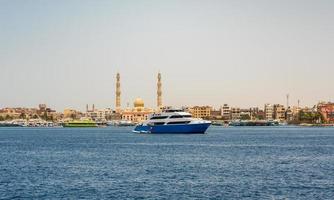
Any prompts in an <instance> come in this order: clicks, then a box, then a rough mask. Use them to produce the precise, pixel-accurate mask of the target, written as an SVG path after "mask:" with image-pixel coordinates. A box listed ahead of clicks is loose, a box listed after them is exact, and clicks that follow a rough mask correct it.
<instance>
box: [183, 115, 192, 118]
mask: <svg viewBox="0 0 334 200" xmlns="http://www.w3.org/2000/svg"><path fill="white" fill-rule="evenodd" d="M183 117H184V118H188V117H191V115H183Z"/></svg>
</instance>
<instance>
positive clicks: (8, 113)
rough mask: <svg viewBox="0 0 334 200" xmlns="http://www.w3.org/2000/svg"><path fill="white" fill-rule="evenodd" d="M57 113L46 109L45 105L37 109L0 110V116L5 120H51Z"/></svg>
mask: <svg viewBox="0 0 334 200" xmlns="http://www.w3.org/2000/svg"><path fill="white" fill-rule="evenodd" d="M56 115H57V113H56V111H55V110H53V109H51V108H48V107H47V106H46V105H45V104H40V105H39V106H38V108H21V107H18V108H3V109H0V116H1V117H2V118H7V119H17V118H45V119H47V118H49V117H50V118H53V117H54V116H56Z"/></svg>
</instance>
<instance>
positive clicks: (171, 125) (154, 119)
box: [133, 109, 211, 134]
mask: <svg viewBox="0 0 334 200" xmlns="http://www.w3.org/2000/svg"><path fill="white" fill-rule="evenodd" d="M210 125H211V121H206V120H203V119H197V118H193V117H192V116H191V114H190V113H188V112H184V111H183V110H173V109H169V110H165V111H163V112H162V113H157V114H153V115H152V116H151V117H150V118H149V119H148V120H147V121H145V122H144V123H140V124H138V125H137V126H136V127H135V129H134V130H133V132H135V133H181V134H185V133H205V131H206V130H207V129H208V127H209V126H210Z"/></svg>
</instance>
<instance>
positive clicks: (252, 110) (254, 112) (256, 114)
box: [249, 107, 260, 120]
mask: <svg viewBox="0 0 334 200" xmlns="http://www.w3.org/2000/svg"><path fill="white" fill-rule="evenodd" d="M249 111H250V119H251V120H256V119H258V118H259V112H260V110H259V108H258V107H253V108H250V109H249Z"/></svg>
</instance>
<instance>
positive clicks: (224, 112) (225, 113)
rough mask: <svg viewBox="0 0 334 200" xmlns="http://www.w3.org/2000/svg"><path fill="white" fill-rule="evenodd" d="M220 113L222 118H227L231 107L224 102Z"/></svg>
mask: <svg viewBox="0 0 334 200" xmlns="http://www.w3.org/2000/svg"><path fill="white" fill-rule="evenodd" d="M221 115H222V116H223V118H224V119H226V120H229V119H230V118H231V108H230V106H229V105H228V104H224V105H223V106H222V108H221Z"/></svg>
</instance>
